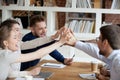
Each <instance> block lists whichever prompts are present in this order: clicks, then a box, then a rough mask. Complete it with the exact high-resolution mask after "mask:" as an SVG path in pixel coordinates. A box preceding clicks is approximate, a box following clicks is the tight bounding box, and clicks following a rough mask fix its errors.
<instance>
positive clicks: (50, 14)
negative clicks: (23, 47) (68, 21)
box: [0, 0, 120, 39]
mask: <svg viewBox="0 0 120 80" xmlns="http://www.w3.org/2000/svg"><path fill="white" fill-rule="evenodd" d="M74 1H75V0H72V5H73V3H74ZM95 1H98V0H95ZM97 4H98V3H97ZM0 10H1V11H2V21H4V20H6V19H8V18H10V17H12V14H13V11H17V10H20V11H44V12H46V16H47V25H49V27H47V29H48V33H47V34H48V35H51V34H53V33H54V32H55V31H56V27H55V13H57V12H64V13H70V12H73V13H84V14H88V13H89V14H94V15H95V18H94V19H93V20H95V30H94V33H75V35H76V36H77V37H78V38H80V39H94V38H95V37H97V36H99V28H100V27H101V24H102V15H103V14H120V10H119V9H102V8H98V6H97V8H75V5H73V6H72V7H44V6H43V7H39V6H35V7H33V6H0ZM76 19H77V18H76ZM25 31H27V30H25ZM26 33H27V32H26ZM88 35H89V36H88Z"/></svg>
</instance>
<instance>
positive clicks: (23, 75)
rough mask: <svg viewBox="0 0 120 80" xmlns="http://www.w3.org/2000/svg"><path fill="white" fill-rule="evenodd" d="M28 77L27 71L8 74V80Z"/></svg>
mask: <svg viewBox="0 0 120 80" xmlns="http://www.w3.org/2000/svg"><path fill="white" fill-rule="evenodd" d="M25 76H28V71H10V72H9V74H8V77H9V78H15V77H25Z"/></svg>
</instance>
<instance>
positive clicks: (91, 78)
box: [79, 73, 97, 80]
mask: <svg viewBox="0 0 120 80" xmlns="http://www.w3.org/2000/svg"><path fill="white" fill-rule="evenodd" d="M79 76H80V77H81V78H83V79H88V80H97V79H96V77H95V73H93V74H79Z"/></svg>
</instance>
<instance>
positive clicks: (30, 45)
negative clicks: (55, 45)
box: [21, 37, 53, 50]
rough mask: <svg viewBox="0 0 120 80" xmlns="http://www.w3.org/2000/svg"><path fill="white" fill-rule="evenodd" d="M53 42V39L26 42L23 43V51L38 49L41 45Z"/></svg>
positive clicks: (45, 38)
mask: <svg viewBox="0 0 120 80" xmlns="http://www.w3.org/2000/svg"><path fill="white" fill-rule="evenodd" d="M51 41H53V40H52V39H51V37H43V38H37V39H34V40H30V41H26V42H22V43H21V50H26V49H32V48H36V47H38V46H40V45H43V44H46V43H48V42H51Z"/></svg>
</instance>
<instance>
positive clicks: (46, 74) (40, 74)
mask: <svg viewBox="0 0 120 80" xmlns="http://www.w3.org/2000/svg"><path fill="white" fill-rule="evenodd" d="M52 75H53V72H40V73H39V74H38V75H37V76H36V77H40V78H45V79H49V78H50V77H51V76H52Z"/></svg>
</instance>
